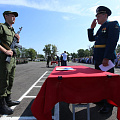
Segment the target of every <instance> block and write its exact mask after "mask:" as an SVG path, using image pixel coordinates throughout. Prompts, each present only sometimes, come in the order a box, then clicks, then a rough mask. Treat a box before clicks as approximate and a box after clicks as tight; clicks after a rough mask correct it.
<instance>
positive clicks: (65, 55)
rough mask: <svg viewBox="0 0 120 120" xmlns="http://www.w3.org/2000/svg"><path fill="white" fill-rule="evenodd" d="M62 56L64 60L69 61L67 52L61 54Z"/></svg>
mask: <svg viewBox="0 0 120 120" xmlns="http://www.w3.org/2000/svg"><path fill="white" fill-rule="evenodd" d="M61 55H62V56H63V60H64V61H67V54H66V53H63V54H61Z"/></svg>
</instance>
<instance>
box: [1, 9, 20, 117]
mask: <svg viewBox="0 0 120 120" xmlns="http://www.w3.org/2000/svg"><path fill="white" fill-rule="evenodd" d="M17 16H18V13H17V12H11V11H5V12H4V13H3V17H4V19H5V23H1V24H0V45H1V46H0V114H7V115H10V114H12V113H13V110H12V109H11V108H9V107H10V106H14V105H18V104H19V103H20V102H19V101H12V100H11V89H12V86H13V81H14V76H15V68H16V57H15V56H14V54H13V52H12V51H11V50H9V49H8V48H9V47H10V45H11V44H12V42H13V38H14V37H16V38H17V39H18V41H17V42H19V39H20V36H19V35H18V34H15V31H14V28H13V27H12V24H14V23H15V17H17ZM7 55H10V56H11V61H10V63H8V62H6V61H5V60H6V57H7Z"/></svg>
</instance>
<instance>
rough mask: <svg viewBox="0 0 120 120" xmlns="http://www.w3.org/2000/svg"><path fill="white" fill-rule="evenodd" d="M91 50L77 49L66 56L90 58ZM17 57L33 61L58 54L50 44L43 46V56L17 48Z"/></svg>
mask: <svg viewBox="0 0 120 120" xmlns="http://www.w3.org/2000/svg"><path fill="white" fill-rule="evenodd" d="M93 49H94V46H92V47H89V48H88V49H85V50H84V49H79V50H77V53H69V52H67V54H68V56H71V58H72V59H73V58H82V57H90V56H93ZM16 51H17V57H21V58H31V60H34V59H36V58H46V57H47V56H55V55H57V53H58V50H57V47H56V46H55V45H52V44H47V45H45V46H44V48H43V51H44V53H45V55H42V54H37V51H36V50H34V49H33V48H29V49H26V48H24V47H23V48H22V49H18V48H17V50H16ZM119 52H120V44H118V45H117V47H116V53H119Z"/></svg>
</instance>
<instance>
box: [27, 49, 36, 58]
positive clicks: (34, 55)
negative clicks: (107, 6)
mask: <svg viewBox="0 0 120 120" xmlns="http://www.w3.org/2000/svg"><path fill="white" fill-rule="evenodd" d="M28 54H29V58H31V60H33V59H35V58H36V56H37V52H36V51H35V50H34V49H33V48H29V49H28Z"/></svg>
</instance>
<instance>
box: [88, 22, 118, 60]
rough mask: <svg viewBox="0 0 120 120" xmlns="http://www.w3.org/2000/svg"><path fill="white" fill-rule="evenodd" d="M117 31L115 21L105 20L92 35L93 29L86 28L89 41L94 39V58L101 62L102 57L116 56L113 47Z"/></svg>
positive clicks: (113, 57) (115, 42)
mask: <svg viewBox="0 0 120 120" xmlns="http://www.w3.org/2000/svg"><path fill="white" fill-rule="evenodd" d="M119 31H120V28H119V24H118V22H117V21H112V22H108V21H106V22H105V23H104V24H102V25H101V27H100V28H99V30H98V31H97V33H96V35H94V29H88V38H89V41H95V45H94V60H96V61H99V62H102V60H103V59H104V58H107V59H109V60H114V59H115V58H116V54H115V48H116V45H117V42H118V39H119ZM95 46H96V47H95ZM102 46H103V47H102Z"/></svg>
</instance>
